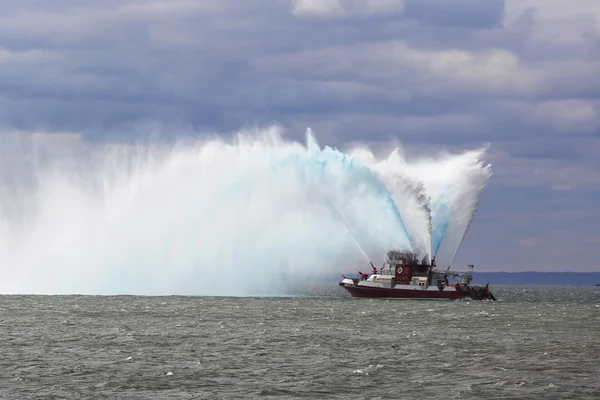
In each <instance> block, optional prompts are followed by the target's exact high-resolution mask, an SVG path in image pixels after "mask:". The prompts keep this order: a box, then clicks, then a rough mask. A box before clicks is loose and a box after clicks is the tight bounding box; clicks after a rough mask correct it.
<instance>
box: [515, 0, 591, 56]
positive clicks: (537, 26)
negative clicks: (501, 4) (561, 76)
mask: <svg viewBox="0 0 600 400" xmlns="http://www.w3.org/2000/svg"><path fill="white" fill-rule="evenodd" d="M505 7H506V19H505V24H504V25H505V26H506V27H510V26H513V25H515V24H519V23H520V22H523V21H527V20H529V23H530V24H531V26H530V28H531V32H530V34H529V35H527V36H526V37H524V38H523V39H524V40H530V41H532V42H534V43H538V44H550V45H557V46H573V45H582V44H586V43H590V42H593V41H595V40H597V39H598V38H600V2H599V1H598V0H569V1H564V0H506V3H505Z"/></svg>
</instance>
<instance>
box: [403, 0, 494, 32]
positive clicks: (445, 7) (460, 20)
mask: <svg viewBox="0 0 600 400" xmlns="http://www.w3.org/2000/svg"><path fill="white" fill-rule="evenodd" d="M406 13H407V15H408V16H410V17H414V18H416V19H417V20H418V21H419V22H421V23H424V24H427V25H433V26H436V27H440V26H445V27H448V26H449V27H462V28H479V29H484V28H487V29H489V28H493V27H498V26H500V25H501V24H502V20H503V17H504V0H486V1H479V0H455V1H452V2H449V1H445V0H407V2H406Z"/></svg>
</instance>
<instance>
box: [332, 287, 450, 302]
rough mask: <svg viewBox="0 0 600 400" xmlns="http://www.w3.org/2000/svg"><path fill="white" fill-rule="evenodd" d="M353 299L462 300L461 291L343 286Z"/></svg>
mask: <svg viewBox="0 0 600 400" xmlns="http://www.w3.org/2000/svg"><path fill="white" fill-rule="evenodd" d="M341 286H342V287H343V288H344V289H346V290H347V291H348V292H350V294H351V295H352V297H372V298H373V297H377V298H394V299H450V300H456V299H460V297H461V293H460V292H459V291H447V290H444V291H441V290H412V289H398V288H397V287H396V288H394V289H389V288H382V287H368V286H355V285H341Z"/></svg>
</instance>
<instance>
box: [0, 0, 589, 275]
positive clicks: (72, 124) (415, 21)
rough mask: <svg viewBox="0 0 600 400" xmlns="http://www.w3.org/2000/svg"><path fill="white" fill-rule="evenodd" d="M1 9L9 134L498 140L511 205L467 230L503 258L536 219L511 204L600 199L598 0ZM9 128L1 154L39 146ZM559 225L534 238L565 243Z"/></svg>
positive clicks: (453, 145) (349, 0)
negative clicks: (265, 133)
mask: <svg viewBox="0 0 600 400" xmlns="http://www.w3.org/2000/svg"><path fill="white" fill-rule="evenodd" d="M0 5H1V6H2V11H3V12H2V14H1V15H0V130H3V131H5V132H6V131H10V132H14V131H21V132H29V133H34V132H37V134H38V136H36V137H38V138H40V139H41V137H42V136H39V134H43V135H44V136H43V137H44V140H43V142H44V143H51V142H53V143H55V144H56V145H58V144H61V145H62V144H65V143H68V142H69V141H68V140H66V139H64V136H61V135H60V133H61V132H62V133H64V132H73V134H74V136H73V137H79V138H80V139H79V141H82V142H85V141H92V142H95V141H99V142H104V141H136V140H138V139H139V138H140V137H147V136H148V135H157V136H161V137H166V138H168V137H178V136H181V135H193V134H205V133H214V132H218V133H230V132H233V131H236V130H238V129H240V128H244V127H248V126H267V125H269V124H272V123H281V124H282V125H284V126H285V127H287V128H288V133H289V136H291V137H292V138H300V137H301V136H302V135H303V134H304V130H305V129H306V127H307V126H310V127H312V128H313V129H314V131H315V132H316V134H317V136H318V138H319V140H320V141H321V142H323V143H326V144H331V145H339V146H343V145H346V144H348V143H350V142H363V143H369V144H371V145H374V146H377V147H380V148H384V147H386V143H390V142H391V143H395V144H397V143H398V142H401V143H402V146H403V147H404V148H405V151H407V152H408V154H413V153H414V154H418V153H423V152H435V151H437V150H438V149H439V148H440V147H443V148H445V149H449V150H460V149H464V148H472V147H479V146H482V145H486V144H491V146H490V151H489V161H490V162H491V163H492V164H493V166H494V175H493V176H492V180H491V182H490V185H489V187H488V189H487V190H486V192H485V194H484V199H483V202H482V214H483V216H481V218H485V215H486V214H485V213H489V212H497V213H498V215H502V216H503V217H498V218H497V219H494V224H498V225H497V226H495V227H494V228H493V229H492V228H489V227H487V226H485V225H482V226H479V228H477V222H475V225H474V227H475V229H476V231H475V232H479V233H480V234H481V235H483V236H486V237H491V238H492V239H493V240H492V241H496V242H498V243H500V244H502V246H504V247H501V248H502V252H503V254H506V253H510V252H511V249H515V246H516V244H515V241H514V240H512V239H511V240H508V239H504V238H503V237H500V236H501V235H503V234H506V235H509V236H510V235H511V229H510V225H511V224H514V223H515V221H521V219H522V218H524V220H526V218H525V217H523V216H522V215H520V214H512V211H514V210H518V209H526V210H528V211H535V208H536V207H540V208H543V211H544V212H547V214H545V218H548V219H549V221H550V220H551V216H552V215H554V214H555V213H557V212H559V211H560V209H568V208H570V207H574V206H576V207H575V208H577V207H579V208H580V209H581V210H583V212H588V213H589V212H590V211H591V210H595V208H596V207H597V205H596V204H595V203H594V202H593V201H592V200H591V199H592V198H593V197H594V196H596V197H597V193H596V192H593V191H591V189H590V188H594V187H598V185H599V184H600V182H599V178H598V173H597V171H599V170H600V161H599V160H598V154H600V144H599V142H600V141H599V139H600V120H599V113H600V80H598V79H597V75H598V71H600V10H599V7H600V6H599V3H598V2H597V1H596V0H573V1H571V2H564V1H558V0H506V1H501V0H489V1H476V0H457V1H453V2H448V1H444V0H405V1H397V0H396V1H394V0H387V1H375V0H371V1H368V0H329V1H327V0H321V1H309V0H303V1H300V0H297V1H292V0H272V1H271V0H244V1H235V2H234V1H232V0H206V1H202V2H197V1H188V0H182V1H176V2H174V1H167V0H153V1H141V0H140V1H138V0H124V1H117V0H104V1H99V0H92V1H88V2H85V3H82V2H80V1H75V0H67V1H61V2H59V3H56V2H44V1H22V2H14V1H10V2H9V1H2V0H0ZM52 135H55V136H52ZM9 137H11V139H9ZM61 137H63V140H58V138H61ZM68 137H70V136H68ZM52 138H55V139H56V140H54V141H53V139H52ZM0 141H2V143H0V146H3V155H6V156H7V155H8V154H9V153H10V151H9V150H7V149H15V148H18V147H19V146H21V147H22V146H26V145H27V144H26V143H29V145H30V142H31V141H29V142H24V141H23V139H22V138H21V139H19V140H16V139H14V136H13V135H7V134H2V135H0ZM9 141H10V146H9ZM41 142H42V141H40V140H36V143H38V144H39V143H41ZM57 143H58V144H57ZM48 145H50V144H48ZM551 199H553V201H550V200H551ZM488 204H489V207H491V208H488V209H486V207H488ZM478 218H480V215H478V216H477V217H476V221H477V219H478ZM549 221H545V220H544V219H543V218H538V219H537V220H536V221H535V223H536V224H539V227H540V229H544V228H548V227H549V226H550V225H552V222H549ZM562 223H563V224H564V226H565V227H570V228H572V230H573V231H574V232H575V234H574V235H575V237H576V238H578V239H577V240H578V241H577V243H570V242H569V244H570V245H571V244H572V245H573V246H574V247H573V248H577V249H579V250H581V251H582V252H586V254H590V257H591V255H596V256H600V254H598V253H597V250H595V247H593V244H592V243H588V242H586V241H585V240H584V238H583V236H582V234H580V233H577V232H578V231H581V230H585V229H587V227H586V226H583V225H584V224H585V220H583V219H572V220H569V219H567V218H565V219H564V220H563V221H562ZM503 224H504V225H503ZM477 229H479V231H477ZM528 229H529V228H528ZM532 229H533V228H532ZM535 234H536V235H537V234H538V233H535ZM588 236H589V237H595V236H594V235H591V234H590V235H588ZM523 237H534V236H533V235H529V234H526V235H523ZM559 239H560V240H564V238H562V237H554V236H549V237H548V238H547V239H546V241H541V242H540V243H551V244H553V246H554V247H560V246H562V244H561V242H560V240H559ZM467 240H473V241H474V243H477V244H478V246H481V249H485V251H488V252H493V251H496V250H494V248H493V245H492V244H490V245H487V244H484V243H481V242H480V241H478V240H479V238H473V237H472V236H469V238H468V239H467ZM481 240H483V239H481ZM554 240H556V242H553V241H554ZM573 241H574V242H575V241H576V240H575V239H573ZM586 245H587V246H588V247H585V246H586ZM486 246H487V247H486ZM511 246H512V247H511ZM467 249H469V250H470V251H473V252H478V251H479V247H477V246H475V247H471V248H467ZM521 250H522V249H521ZM525 250H526V249H525ZM482 251H483V250H482ZM565 251H567V250H565ZM490 254H491V253H490ZM459 255H460V254H459ZM514 257H515V258H514V260H513V261H515V262H517V261H518V257H517V254H515V256H514ZM565 257H566V256H565ZM561 262H562V261H561ZM497 267H498V268H500V267H501V265H500V263H498V264H497Z"/></svg>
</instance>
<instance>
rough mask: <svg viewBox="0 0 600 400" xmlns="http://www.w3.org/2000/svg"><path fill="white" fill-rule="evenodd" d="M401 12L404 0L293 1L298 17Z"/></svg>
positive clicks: (335, 16)
mask: <svg viewBox="0 0 600 400" xmlns="http://www.w3.org/2000/svg"><path fill="white" fill-rule="evenodd" d="M403 10H404V0H293V13H294V15H296V16H299V17H325V18H339V17H349V16H360V15H377V14H383V15H385V14H394V13H401V12H402V11H403Z"/></svg>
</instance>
